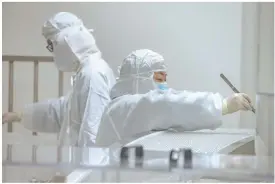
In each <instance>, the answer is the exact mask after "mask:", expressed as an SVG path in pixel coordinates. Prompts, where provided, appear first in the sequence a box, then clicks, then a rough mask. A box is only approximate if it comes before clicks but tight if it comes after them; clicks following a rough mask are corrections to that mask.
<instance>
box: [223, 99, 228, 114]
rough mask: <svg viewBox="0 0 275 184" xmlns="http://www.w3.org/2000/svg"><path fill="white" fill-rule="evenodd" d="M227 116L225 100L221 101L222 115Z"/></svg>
mask: <svg viewBox="0 0 275 184" xmlns="http://www.w3.org/2000/svg"><path fill="white" fill-rule="evenodd" d="M226 114H228V108H227V100H226V99H223V101H222V115H226Z"/></svg>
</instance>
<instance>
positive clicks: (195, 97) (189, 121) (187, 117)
mask: <svg viewBox="0 0 275 184" xmlns="http://www.w3.org/2000/svg"><path fill="white" fill-rule="evenodd" d="M154 71H166V66H165V64H164V59H163V57H162V56H161V55H160V54H158V53H155V52H153V51H151V50H147V49H143V50H138V51H134V52H133V53H131V54H130V55H129V56H127V57H126V58H125V60H124V61H123V63H122V66H121V69H120V77H119V79H118V80H117V83H116V84H115V86H114V87H113V89H112V91H111V97H112V99H113V100H112V102H111V103H110V104H109V105H108V108H106V110H105V112H104V114H103V116H102V120H101V123H100V126H99V129H98V134H97V138H96V145H98V146H110V145H112V144H113V143H115V142H124V143H125V140H127V139H131V138H132V137H135V138H137V137H140V136H141V135H144V133H145V134H146V132H147V133H150V131H152V130H159V129H169V128H177V127H179V128H181V129H184V130H186V131H193V130H200V129H215V128H217V127H219V126H220V125H221V118H222V100H223V97H222V96H221V95H220V94H218V93H211V92H190V91H175V90H173V89H168V90H164V91H163V90H159V89H155V87H154V85H153V83H154V81H153V78H152V75H153V72H154Z"/></svg>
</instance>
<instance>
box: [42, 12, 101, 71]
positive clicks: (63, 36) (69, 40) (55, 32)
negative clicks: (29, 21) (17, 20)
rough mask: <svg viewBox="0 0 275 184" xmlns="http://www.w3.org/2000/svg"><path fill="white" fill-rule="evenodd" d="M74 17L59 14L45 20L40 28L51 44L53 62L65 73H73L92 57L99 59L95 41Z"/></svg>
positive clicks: (66, 13) (65, 13)
mask: <svg viewBox="0 0 275 184" xmlns="http://www.w3.org/2000/svg"><path fill="white" fill-rule="evenodd" d="M90 31H91V30H88V29H87V28H86V27H85V26H84V25H83V22H82V20H80V19H79V18H78V17H76V16H75V15H73V14H71V13H68V12H59V13H57V14H55V15H54V16H53V17H52V18H50V19H49V20H47V21H46V22H45V23H44V25H43V28H42V34H43V36H44V37H45V38H46V39H47V40H51V41H52V43H53V55H54V61H55V64H56V65H57V67H58V69H59V70H61V71H65V72H75V71H77V70H78V69H79V67H80V66H81V65H82V64H83V63H84V62H85V61H86V60H87V57H88V56H91V55H94V56H95V57H96V58H95V60H96V59H100V58H101V53H100V51H99V49H98V48H97V46H96V42H95V39H94V37H93V35H92V34H91V33H90Z"/></svg>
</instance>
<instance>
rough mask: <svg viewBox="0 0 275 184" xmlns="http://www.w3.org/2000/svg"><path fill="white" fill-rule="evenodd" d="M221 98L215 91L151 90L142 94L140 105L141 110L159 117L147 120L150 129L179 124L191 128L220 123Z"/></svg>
mask: <svg viewBox="0 0 275 184" xmlns="http://www.w3.org/2000/svg"><path fill="white" fill-rule="evenodd" d="M222 100H223V97H222V96H221V95H220V94H219V93H211V92H190V91H174V90H172V89H170V90H168V91H164V92H163V91H159V90H154V91H151V92H149V93H147V94H146V95H145V97H144V99H143V101H144V102H143V105H142V106H143V109H144V112H146V110H147V112H150V113H151V114H152V117H159V118H161V121H150V123H149V125H148V126H149V127H150V129H154V128H156V129H158V128H160V129H162V128H164V129H165V128H172V127H180V128H182V129H184V130H186V131H194V130H200V129H215V128H218V127H219V126H220V125H221V123H222V121H221V120H222ZM157 119H158V118H157Z"/></svg>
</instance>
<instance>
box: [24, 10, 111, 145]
mask: <svg viewBox="0 0 275 184" xmlns="http://www.w3.org/2000/svg"><path fill="white" fill-rule="evenodd" d="M43 35H44V36H45V38H46V39H51V41H52V42H53V50H54V55H55V59H54V62H55V63H56V65H57V68H58V69H59V70H62V71H71V72H74V75H73V86H72V90H71V91H70V92H69V93H68V95H67V96H66V97H65V98H64V97H63V98H60V99H53V100H48V101H46V102H41V103H36V104H32V105H28V106H27V107H26V109H25V113H23V123H24V125H25V126H26V127H27V128H29V129H32V130H35V131H38V132H60V135H59V141H60V142H59V144H61V145H73V146H80V147H87V146H92V145H94V141H95V136H96V134H97V129H98V125H99V123H100V119H101V116H102V113H103V111H104V108H105V107H106V106H107V104H108V103H109V102H110V96H109V93H110V90H111V88H112V86H113V85H114V84H115V77H114V74H113V71H112V69H111V68H110V67H109V65H108V64H107V63H106V62H105V61H104V60H103V59H102V57H101V53H100V51H99V50H98V48H97V46H96V44H95V39H94V38H93V35H92V34H91V33H89V31H88V30H87V29H86V28H85V27H84V26H83V24H82V21H81V20H80V19H78V18H77V17H76V16H75V15H73V14H71V13H66V12H61V13H58V14H56V15H54V16H53V17H52V18H51V19H50V20H48V21H47V22H46V23H45V24H44V26H43ZM56 48H58V49H56Z"/></svg>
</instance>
